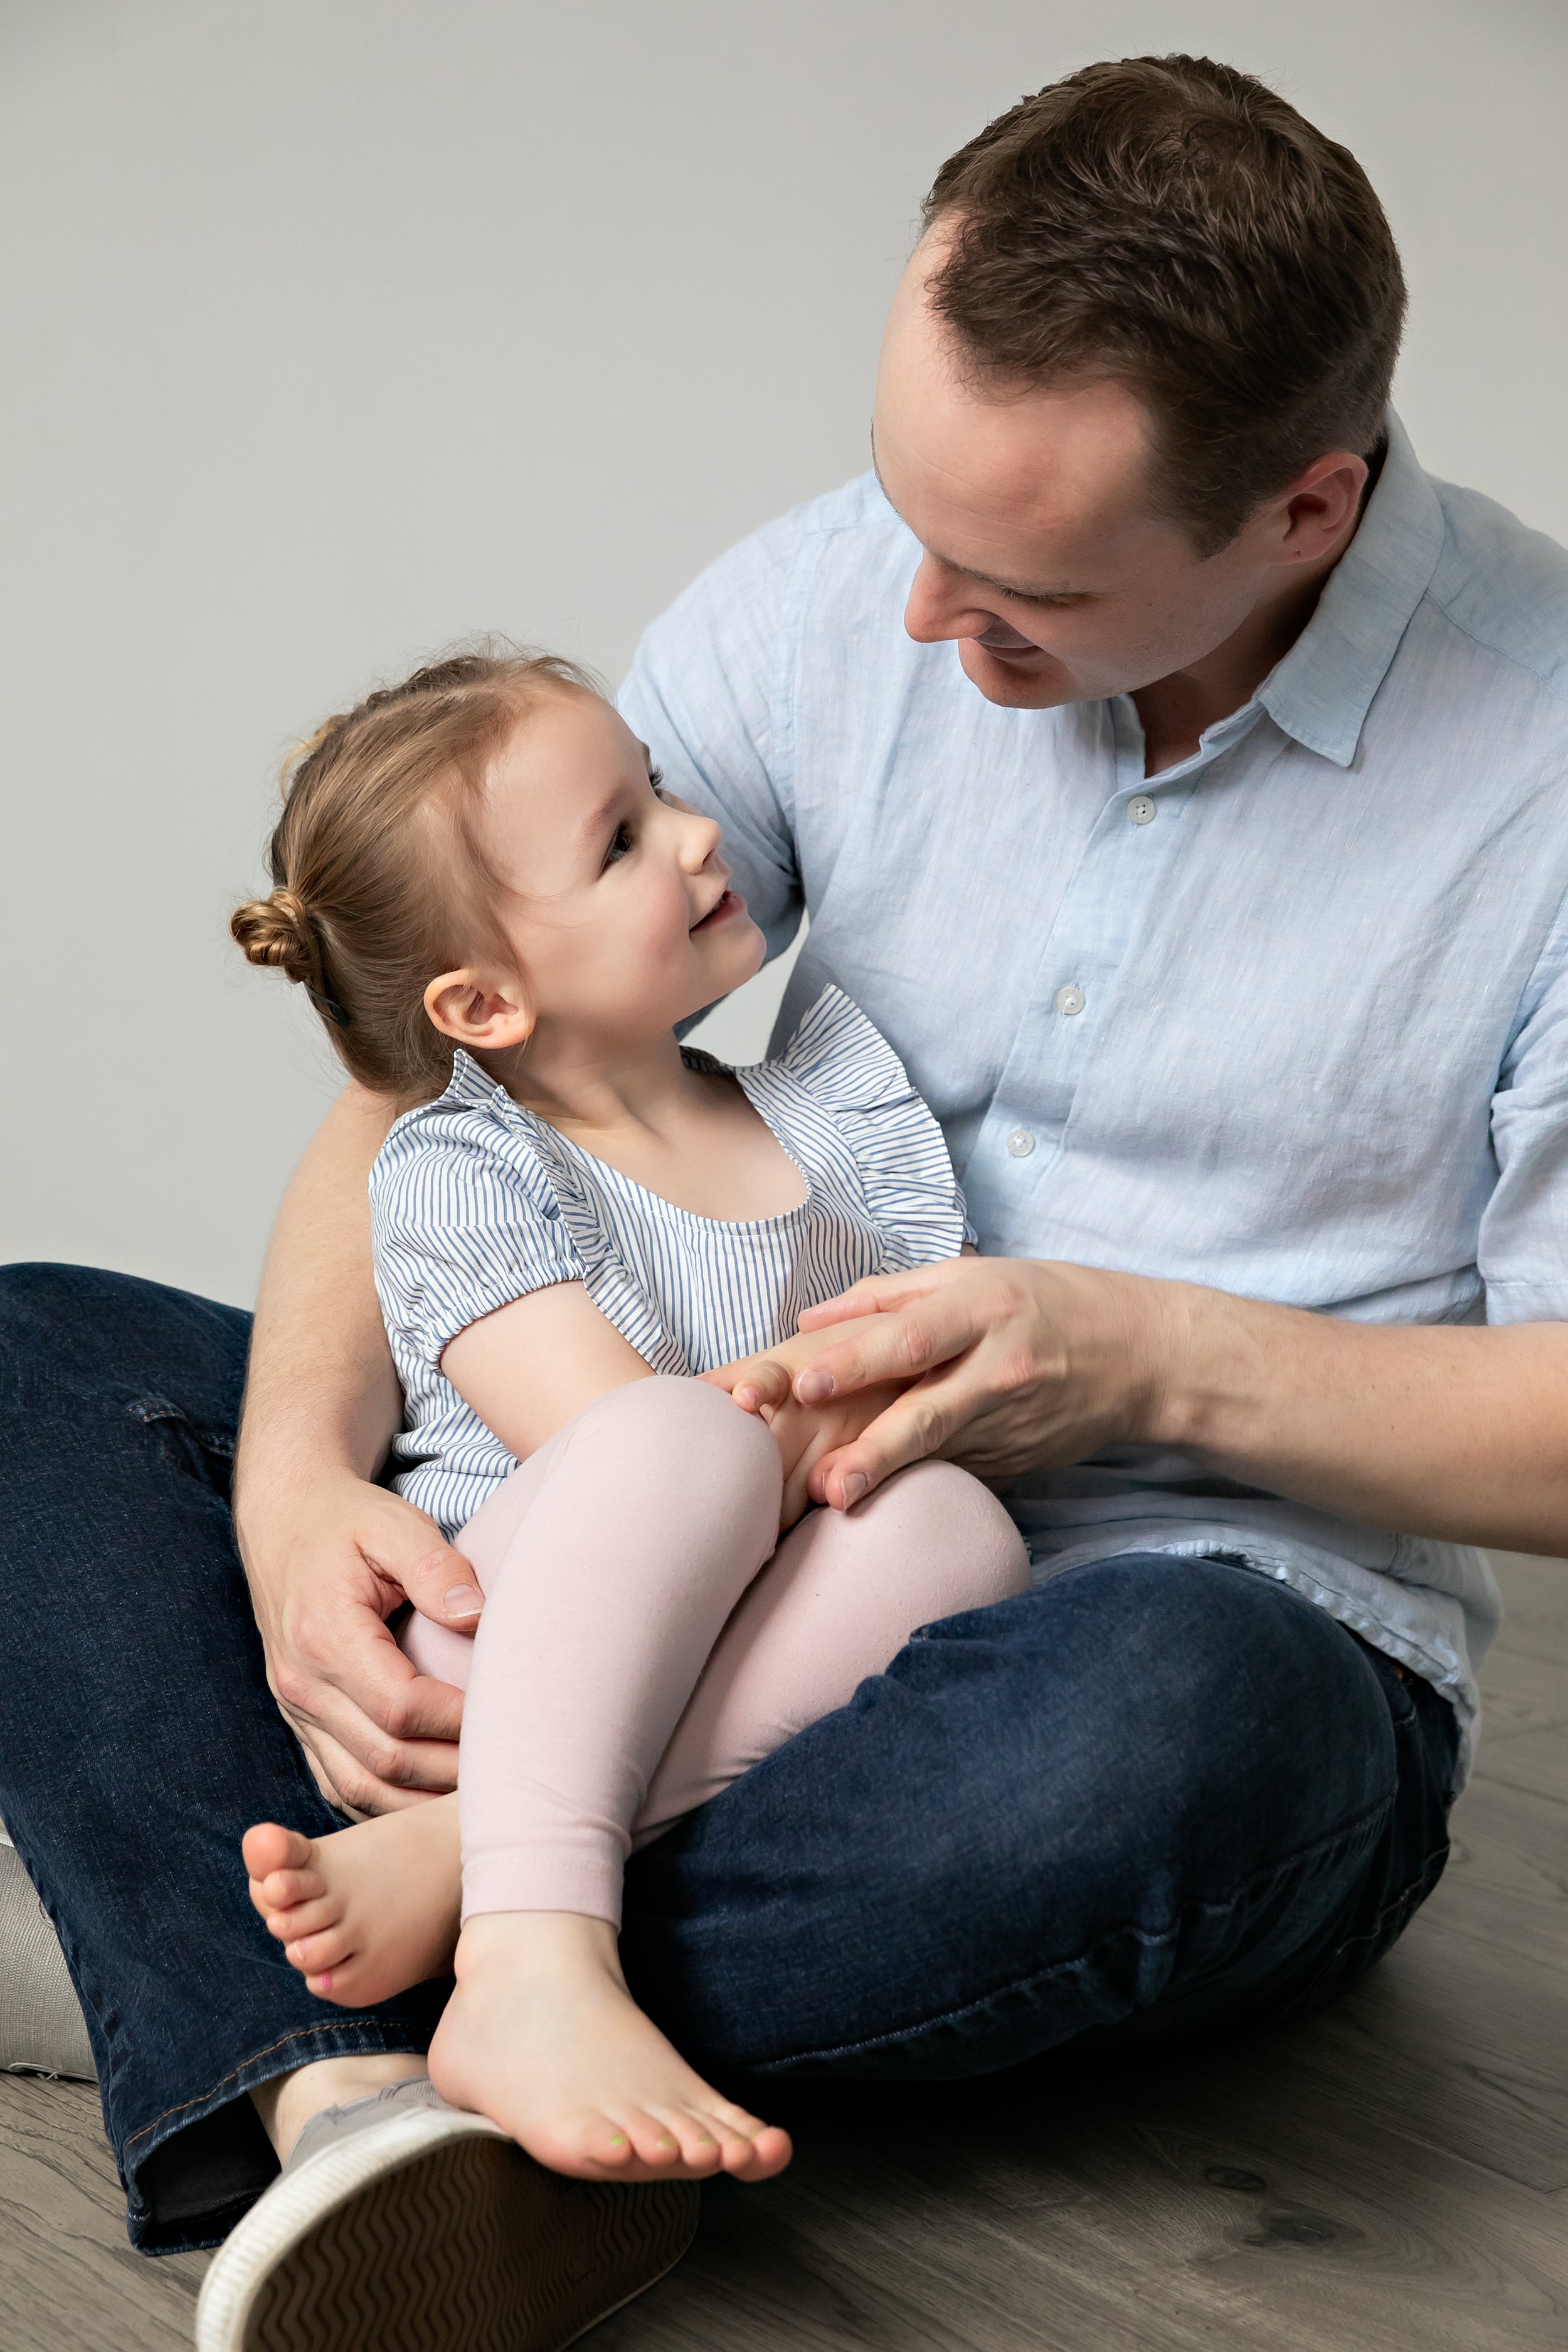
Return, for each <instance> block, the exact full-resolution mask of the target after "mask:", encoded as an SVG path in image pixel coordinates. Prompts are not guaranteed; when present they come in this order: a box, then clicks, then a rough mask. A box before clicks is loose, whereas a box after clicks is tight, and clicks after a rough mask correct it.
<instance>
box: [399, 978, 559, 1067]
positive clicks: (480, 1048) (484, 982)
mask: <svg viewBox="0 0 1568 2352" xmlns="http://www.w3.org/2000/svg"><path fill="white" fill-rule="evenodd" d="M425 1010H426V1013H428V1015H429V1017H430V1019H431V1020H432V1021H433V1022H434V1023H435V1024H436V1026H437V1029H439V1030H440V1032H441V1034H442V1035H443V1036H445V1037H451V1038H454V1039H455V1040H456V1041H457V1043H458V1045H462V1046H465V1047H466V1048H467V1049H468V1052H469V1053H470V1054H476V1053H489V1054H500V1053H505V1052H507V1051H508V1049H509V1048H515V1047H516V1046H519V1045H527V1043H528V1041H529V1039H530V1038H531V1036H532V1034H533V1007H532V1005H531V1003H529V1000H528V992H527V990H526V989H525V988H524V987H523V985H522V982H521V981H520V980H517V979H514V978H512V977H511V976H510V975H508V976H507V977H505V978H502V977H500V975H498V974H497V973H495V972H487V971H474V970H471V969H465V970H464V971H444V972H442V973H441V975H440V977H439V978H438V979H437V980H433V981H432V982H430V985H429V987H428V988H427V989H426V992H425Z"/></svg>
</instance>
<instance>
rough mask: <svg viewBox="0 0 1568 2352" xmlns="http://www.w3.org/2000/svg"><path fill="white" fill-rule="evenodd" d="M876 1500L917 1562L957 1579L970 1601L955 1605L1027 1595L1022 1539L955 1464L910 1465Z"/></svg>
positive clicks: (974, 1605)
mask: <svg viewBox="0 0 1568 2352" xmlns="http://www.w3.org/2000/svg"><path fill="white" fill-rule="evenodd" d="M879 1496H887V1497H889V1503H891V1504H892V1505H893V1507H895V1508H896V1509H897V1512H898V1515H899V1517H900V1521H901V1522H902V1523H903V1524H904V1526H905V1527H906V1528H907V1529H908V1541H909V1544H910V1549H911V1550H913V1551H914V1552H915V1553H916V1555H917V1556H918V1557H920V1558H922V1559H930V1560H932V1561H933V1562H938V1563H942V1564H946V1566H947V1567H948V1568H949V1569H950V1570H956V1571H957V1572H958V1573H960V1574H961V1575H962V1578H963V1583H964V1586H965V1588H966V1591H968V1593H969V1594H970V1596H971V1597H970V1598H968V1599H966V1600H964V1601H962V1602H961V1603H960V1604H959V1605H960V1606H962V1607H963V1608H970V1609H980V1608H984V1607H985V1606H986V1605H987V1603H988V1602H990V1601H1010V1600H1011V1599H1012V1598H1013V1596H1014V1594H1015V1593H1018V1592H1026V1591H1028V1589H1029V1586H1030V1582H1031V1575H1030V1568H1029V1554H1028V1550H1027V1548H1026V1545H1025V1542H1024V1538H1023V1537H1022V1536H1021V1535H1020V1534H1019V1533H1018V1530H1017V1528H1016V1526H1015V1525H1014V1523H1013V1520H1012V1519H1011V1517H1009V1516H1008V1514H1007V1512H1006V1511H1005V1509H1004V1507H1003V1506H1002V1505H1001V1503H999V1502H998V1501H997V1499H996V1497H995V1496H994V1494H993V1493H992V1492H991V1489H990V1488H989V1486H982V1485H981V1483H980V1481H979V1479H978V1478H976V1477H973V1476H972V1475H971V1474H970V1472H969V1471H967V1470H961V1469H960V1468H959V1466H958V1465H957V1464H956V1463H955V1462H914V1463H911V1464H910V1466H909V1468H908V1469H907V1470H900V1471H899V1472H898V1473H897V1474H896V1475H895V1476H893V1477H891V1478H889V1480H888V1482H887V1485H886V1486H883V1487H881V1488H880V1489H879ZM879 1496H873V1497H872V1501H873V1502H875V1501H877V1500H878V1499H879ZM863 1507H865V1506H863Z"/></svg>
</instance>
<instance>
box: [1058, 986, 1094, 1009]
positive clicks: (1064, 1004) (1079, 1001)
mask: <svg viewBox="0 0 1568 2352" xmlns="http://www.w3.org/2000/svg"><path fill="white" fill-rule="evenodd" d="M1087 1001H1088V1000H1087V999H1086V997H1085V995H1084V992H1083V991H1082V989H1081V988H1079V987H1078V986H1077V985H1076V983H1075V982H1072V981H1070V980H1069V981H1068V984H1067V986H1066V987H1065V988H1058V991H1057V1011H1058V1013H1081V1012H1082V1011H1083V1008H1084V1005H1085V1003H1087Z"/></svg>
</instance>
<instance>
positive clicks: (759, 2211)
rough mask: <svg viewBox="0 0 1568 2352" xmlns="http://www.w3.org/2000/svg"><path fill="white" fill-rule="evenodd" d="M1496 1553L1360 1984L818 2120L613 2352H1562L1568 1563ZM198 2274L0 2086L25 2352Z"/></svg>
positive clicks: (160, 2349)
mask: <svg viewBox="0 0 1568 2352" xmlns="http://www.w3.org/2000/svg"><path fill="white" fill-rule="evenodd" d="M1499 1565H1500V1574H1501V1576H1502V1579H1503V1582H1504V1587H1505V1590H1506V1591H1507V1594H1508V1599H1509V1602H1510V1622H1509V1624H1508V1626H1507V1627H1506V1629H1505V1631H1504V1633H1503V1636H1502V1639H1501V1641H1500V1643H1499V1646H1498V1648H1497V1649H1496V1650H1495V1651H1494V1653H1493V1654H1492V1657H1491V1659H1490V1661H1489V1665H1488V1670H1487V1675H1486V1685H1487V1696H1488V1708H1489V1713H1488V1723H1487V1732H1486V1738H1485V1741H1484V1743H1483V1747H1482V1761H1481V1767H1480V1770H1479V1774H1478V1776H1477V1778H1476V1780H1475V1782H1474V1783H1473V1784H1472V1787H1471V1790H1470V1791H1469V1793H1468V1795H1467V1797H1466V1798H1465V1800H1464V1802H1463V1804H1462V1806H1461V1807H1460V1809H1459V1810H1458V1812H1457V1813H1456V1815H1455V1830H1456V1846H1455V1854H1454V1860H1453V1863H1452V1864H1451V1865H1450V1868H1449V1870H1448V1873H1447V1876H1446V1877H1445V1879H1444V1881H1443V1883H1442V1885H1441V1886H1440V1887H1439V1888H1438V1891H1437V1893H1436V1895H1435V1896H1434V1897H1433V1899H1432V1901H1431V1902H1430V1903H1429V1904H1428V1905H1427V1906H1426V1910H1425V1911H1423V1912H1422V1913H1421V1915H1420V1916H1419V1917H1418V1918H1417V1919H1416V1921H1415V1925H1414V1926H1413V1927H1411V1929H1410V1930H1409V1932H1408V1934H1407V1935H1406V1936H1405V1938H1404V1940H1403V1941H1402V1942H1401V1944H1400V1945H1399V1946H1398V1948H1397V1949H1396V1950H1395V1951H1394V1954H1393V1955H1392V1956H1391V1958H1389V1959H1388V1960H1386V1961H1385V1962H1384V1965H1383V1966H1382V1967H1381V1968H1380V1969H1377V1970H1376V1971H1375V1973H1374V1974H1373V1977H1371V1978H1370V1979H1368V1981H1367V1982H1366V1983H1365V1984H1364V1985H1363V1987H1362V1988H1361V1989H1360V1990H1358V1991H1356V1992H1354V1993H1352V1995H1351V1996H1350V1997H1349V1999H1347V2000H1344V2001H1343V2002H1342V2003H1341V2004H1340V2006H1339V2007H1338V2008H1337V2009H1335V2010H1333V2011H1330V2012H1329V2013H1328V2014H1326V2015H1323V2016H1320V2017H1317V2018H1314V2019H1312V2020H1311V2021H1310V2022H1309V2023H1307V2024H1306V2025H1303V2026H1300V2027H1298V2028H1294V2029H1292V2030H1290V2031H1289V2032H1283V2033H1279V2034H1277V2035H1273V2036H1270V2037H1268V2038H1266V2039H1262V2040H1258V2041H1256V2042H1251V2043H1249V2044H1247V2046H1245V2047H1243V2048H1238V2049H1237V2050H1235V2051H1233V2052H1230V2053H1226V2054H1222V2055H1220V2056H1217V2057H1216V2056H1215V2054H1214V2053H1205V2055H1203V2056H1202V2057H1197V2058H1188V2059H1184V2060H1178V2061H1171V2060H1165V2061H1161V2062H1151V2061H1149V2060H1147V2059H1145V2060H1142V2061H1141V2062H1140V2063H1138V2064H1137V2065H1136V2066H1131V2065H1128V2064H1125V2063H1124V2064H1123V2065H1122V2066H1121V2068H1120V2069H1119V2070H1118V2071H1117V2072H1115V2073H1114V2074H1108V2073H1107V2072H1106V2071H1105V2070H1104V2068H1103V2067H1101V2068H1100V2069H1099V2070H1097V2072H1096V2073H1095V2074H1093V2075H1092V2076H1088V2077H1084V2078H1081V2079H1079V2081H1077V2082H1076V2083H1070V2082H1069V2083H1066V2084H1059V2085H1058V2086H1057V2088H1055V2089H1054V2090H1050V2091H1041V2090H1040V2089H1038V2088H1036V2089H1035V2090H1033V2091H1032V2092H1031V2093H1030V2094H1029V2095H1028V2097H1027V2098H1026V2099H1023V2098H1020V2097H1018V2096H1016V2095H1014V2094H1011V2093H1007V2094H1000V2095H999V2094H998V2093H997V2091H996V2090H995V2089H994V2087H993V2088H991V2089H988V2090H985V2091H983V2092H981V2093H979V2094H976V2095H972V2096H968V2097H961V2098H959V2099H958V2100H956V2101H952V2102H950V2103H949V2104H948V2105H946V2106H944V2107H943V2109H942V2111H941V2112H940V2114H938V2115H937V2116H934V2117H933V2116H926V2117H923V2118H922V2117H921V2116H920V2115H919V2114H918V2112H917V2110H916V2109H915V2108H914V2107H913V2106H912V2105H905V2106H903V2107H902V2108H901V2109H900V2110H899V2111H897V2112H891V2111H883V2112H882V2113H881V2114H879V2115H878V2116H875V2117H874V2118H871V2119H869V2120H866V2121H863V2122H862V2123H860V2124H859V2125H858V2126H854V2125H852V2124H851V2123H850V2122H849V2121H848V2120H847V2118H846V2116H844V2115H843V2114H842V2113H840V2114H839V2115H837V2116H836V2117H834V2118H833V2119H832V2120H831V2121H829V2120H828V2119H826V2118H819V2119H818V2120H817V2121H816V2123H815V2125H814V2124H813V2123H811V2122H810V2121H807V2122H806V2123H805V2126H804V2127H803V2128H802V2129H801V2131H800V2153H799V2156H798V2158H797V2159H796V2161H795V2165H794V2166H793V2168H791V2170H790V2171H789V2172H788V2174H786V2175H785V2177H784V2179H782V2180H780V2181H778V2182H776V2183H774V2184H773V2185H771V2186H769V2187H767V2188H765V2189H752V2190H742V2189H732V2188H721V2189H715V2190H711V2191H710V2192H708V2194H707V2196H706V2200H705V2219H704V2222H703V2227H702V2231H701V2233H700V2237H699V2239H698V2242H697V2244H696V2246H695V2248H694V2249H693V2251H692V2252H691V2253H690V2254H689V2257H688V2258H687V2260H686V2262H685V2263H683V2264H682V2265H681V2266H680V2268H679V2271H677V2272H676V2273H674V2274H673V2275H672V2276H671V2277H670V2278H669V2279H668V2280H666V2281H665V2282H664V2283H663V2284H661V2285H659V2286H658V2287H657V2288H655V2289H654V2291H653V2293H652V2294H648V2295H647V2296H645V2297H644V2298H643V2299H642V2300H641V2301H640V2302H638V2303H636V2304H634V2305H630V2306H629V2307H628V2308H627V2309H626V2311H624V2312H621V2313H619V2314H617V2315H616V2317H615V2318H613V2319H611V2320H609V2321H607V2322H606V2323H605V2326H603V2327H602V2328H600V2329H599V2330H598V2331H597V2332H596V2333H595V2335H594V2336H593V2337H592V2339H591V2341H592V2344H593V2347H594V2352H1015V2347H1018V2352H1023V2347H1028V2352H1034V2347H1045V2348H1047V2352H1100V2347H1107V2352H1110V2347H1116V2352H1121V2347H1136V2352H1143V2347H1149V2352H1188V2347H1191V2348H1192V2352H1198V2347H1203V2352H1227V2347H1237V2348H1238V2352H1239V2347H1248V2348H1249V2352H1251V2347H1258V2352H1263V2347H1268V2352H1274V2348H1275V2347H1279V2352H1374V2347H1375V2352H1417V2347H1419V2352H1449V2347H1452V2352H1504V2347H1507V2348H1508V2352H1514V2347H1518V2352H1525V2347H1531V2352H1533V2347H1541V2352H1546V2347H1552V2352H1563V2346H1564V2344H1568V1570H1564V1569H1563V1567H1561V1566H1559V1565H1558V1564H1557V1563H1555V1562H1547V1561H1541V1560H1530V1559H1511V1558H1507V1557H1505V1558H1503V1559H1501V1560H1500V1563H1499ZM202 2267H203V2260H202V2258H201V2257H200V2256H194V2255H193V2256H186V2257H182V2258H179V2259H176V2260H172V2261H163V2262H157V2263H153V2262H148V2261H145V2260H143V2259H142V2257H140V2256H138V2255H135V2254H133V2253H132V2252H130V2250H129V2248H128V2247H127V2245H126V2242H125V2238H124V2232H123V2226H122V2221H121V2209H120V2203H119V2198H118V2194H117V2191H116V2189H115V2186H114V2179H113V2172H112V2169H111V2168H110V2163H109V2159H108V2157H107V2155H106V2153H105V2151H104V2148H103V2146H102V2143H101V2140H100V2137H99V2132H98V2125H97V2101H96V2096H95V2095H94V2093H93V2092H91V2091H90V2090H89V2089H86V2088H84V2087H82V2086H80V2085H78V2084H66V2083H41V2082H36V2081H30V2080H26V2079H16V2078H5V2077H0V2344H3V2345H4V2347H5V2352H174V2347H180V2346H183V2345H186V2344H188V2342H189V2338H190V2325H191V2313H192V2308H193V2305H194V2301H195V2291H196V2287H197V2285H198V2284H199V2282H200V2277H201V2272H202ZM322 2352H332V2347H330V2346H323V2347H322ZM431 2352H445V2347H440V2346H432V2347H431Z"/></svg>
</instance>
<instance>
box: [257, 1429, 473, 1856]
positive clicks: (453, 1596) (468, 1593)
mask: <svg viewBox="0 0 1568 2352" xmlns="http://www.w3.org/2000/svg"><path fill="white" fill-rule="evenodd" d="M236 1527H237V1530H238V1532H239V1538H240V1549H241V1553H242V1555H243V1557H244V1560H245V1567H246V1574H247V1577H248V1578H249V1580H250V1591H251V1599H252V1601H253V1602H254V1604H255V1608H256V1616H257V1622H258V1624H259V1626H260V1628H261V1638H262V1642H263V1643H264V1645H265V1647H266V1652H267V1679H268V1684H269V1685H271V1689H272V1693H273V1696H274V1697H275V1698H276V1699H277V1701H278V1704H279V1706H280V1707H281V1708H282V1710H283V1713H284V1715H285V1716H286V1717H287V1718H288V1720H289V1723H290V1724H291V1725H292V1727H293V1728H294V1730H295V1731H296V1733H297V1734H298V1735H299V1738H300V1740H301V1741H302V1742H303V1744H304V1748H305V1751H306V1753H307V1755H308V1756H309V1757H310V1763H311V1769H312V1770H313V1771H314V1772H315V1775H316V1778H317V1780H318V1781H319V1782H320V1783H321V1788H322V1790H323V1793H324V1794H325V1795H326V1796H327V1797H329V1798H330V1799H331V1801H333V1802H334V1803H339V1804H342V1805H343V1806H345V1807H347V1808H348V1809H349V1810H350V1811H354V1812H363V1813H381V1812H390V1811H393V1810H395V1808H396V1807H398V1806H401V1805H411V1804H416V1803H418V1802H419V1801H420V1800H421V1799H422V1798H423V1797H425V1796H427V1795H437V1794H444V1793H445V1792H446V1791H447V1790H450V1789H452V1788H455V1787H456V1785H457V1779H458V1749H457V1744H456V1743H457V1738H458V1724H459V1722H460V1720H461V1717H462V1707H463V1701H462V1694H461V1693H460V1692H459V1691H458V1690H457V1689H455V1688H454V1687H453V1685H451V1684H450V1683H439V1682H434V1681H432V1680H431V1679H430V1678H429V1677H428V1676H427V1675H419V1674H416V1671H415V1669H414V1667H413V1665H412V1664H411V1663H410V1661H409V1660H408V1659H407V1658H405V1656H404V1654H403V1653H402V1651H401V1650H400V1649H399V1648H398V1646H397V1643H396V1642H395V1639H394V1638H393V1635H392V1634H391V1633H389V1632H388V1630H387V1625H386V1620H387V1618H388V1616H390V1615H391V1613H392V1612H393V1611H394V1610H395V1609H396V1608H397V1607H398V1606H399V1604H400V1603H401V1602H402V1601H404V1599H405V1598H406V1599H408V1600H410V1601H413V1603H414V1605H415V1607H416V1609H418V1610H420V1611H421V1612H423V1613H424V1615H426V1617H430V1618H433V1619H434V1620H435V1621H436V1622H437V1624H441V1625H447V1626H448V1627H450V1628H451V1630H452V1631H454V1632H458V1633H472V1632H473V1630H474V1627H475V1626H476V1625H477V1623H478V1622H479V1612H480V1610H481V1608H482V1607H483V1605H484V1604H483V1596H482V1594H481V1593H480V1592H479V1588H478V1586H477V1585H476V1583H475V1581H474V1573H473V1570H472V1569H471V1568H470V1567H469V1566H468V1561H467V1560H466V1559H464V1558H463V1556H462V1554H461V1552H459V1551H456V1550H454V1549H453V1548H452V1546H451V1545H450V1544H449V1543H447V1540H446V1538H444V1537H443V1536H442V1534H441V1533H440V1530H439V1529H438V1528H437V1527H436V1526H435V1524H434V1522H433V1521H432V1520H430V1519H427V1518H426V1516H425V1514H424V1512H423V1511H417V1510H416V1509H415V1508H414V1507H413V1506H412V1504H409V1503H405V1502H403V1501H402V1500H401V1499H400V1498H399V1497H398V1496H396V1495H391V1494H388V1493H387V1492H386V1491H385V1490H384V1488H383V1487H380V1486H369V1485H367V1484H366V1483H365V1481H364V1480H363V1479H362V1478H357V1477H355V1476H354V1475H353V1473H352V1472H351V1471H348V1470H343V1469H339V1470H333V1471H331V1472H323V1473H322V1474H321V1475H320V1476H319V1477H317V1478H315V1479H312V1481H311V1482H310V1485H309V1486H306V1487H304V1488H302V1489H300V1490H299V1491H297V1492H295V1493H294V1494H292V1495H291V1496H290V1497H289V1506H288V1507H287V1508H286V1509H282V1510H279V1509H278V1508H276V1507H271V1506H270V1504H269V1502H268V1498H267V1497H266V1496H261V1495H258V1494H254V1493H242V1496H241V1500H240V1503H239V1506H238V1507H237V1512H236Z"/></svg>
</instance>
